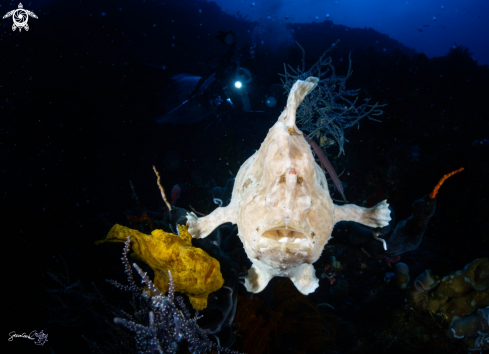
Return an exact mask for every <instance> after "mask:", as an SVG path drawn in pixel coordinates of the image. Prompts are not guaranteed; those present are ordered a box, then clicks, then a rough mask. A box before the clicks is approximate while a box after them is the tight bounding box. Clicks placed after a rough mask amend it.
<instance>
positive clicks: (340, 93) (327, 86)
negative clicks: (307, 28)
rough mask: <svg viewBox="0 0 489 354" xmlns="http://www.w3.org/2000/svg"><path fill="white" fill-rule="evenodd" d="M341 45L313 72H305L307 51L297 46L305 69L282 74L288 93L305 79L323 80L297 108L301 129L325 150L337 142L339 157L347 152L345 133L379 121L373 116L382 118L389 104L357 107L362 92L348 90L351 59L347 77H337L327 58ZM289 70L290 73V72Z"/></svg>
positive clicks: (325, 53)
mask: <svg viewBox="0 0 489 354" xmlns="http://www.w3.org/2000/svg"><path fill="white" fill-rule="evenodd" d="M296 43H297V42H296ZM338 43H339V40H338V41H336V43H335V44H333V45H332V46H331V47H330V48H329V49H328V50H326V51H325V52H324V53H323V54H322V55H321V57H320V58H319V60H318V61H317V62H316V63H315V64H314V65H312V66H311V68H310V69H309V70H306V69H305V66H306V64H305V56H306V53H305V50H304V48H302V47H301V46H300V45H299V43H297V45H298V46H299V47H300V48H301V50H302V66H301V67H299V66H298V67H297V69H294V68H292V67H291V66H290V65H285V64H284V69H285V74H279V75H280V76H282V77H283V79H282V83H283V86H284V88H285V90H286V92H287V93H288V92H290V90H291V88H292V85H294V83H295V82H296V81H297V80H305V79H306V78H308V77H310V76H314V77H317V78H319V82H318V85H317V87H316V89H315V90H313V91H311V92H310V93H309V94H308V95H307V96H306V97H305V98H304V101H303V102H302V104H301V105H300V106H299V108H298V109H297V126H298V128H299V129H300V130H302V131H305V132H307V133H308V135H309V136H310V137H316V138H317V139H319V144H320V146H321V148H327V147H328V146H331V145H333V144H335V142H336V143H337V144H338V149H339V152H338V156H339V155H341V154H344V153H345V151H344V150H343V145H344V143H345V141H347V142H348V140H347V139H346V138H345V135H344V130H345V129H346V128H349V127H351V126H353V125H355V124H357V125H358V126H359V122H360V120H361V119H362V118H365V117H367V118H368V119H370V120H375V121H379V120H377V119H374V118H372V117H373V116H379V115H381V114H382V113H383V111H382V110H381V107H384V106H385V105H381V104H378V103H375V104H373V105H370V104H369V101H370V99H369V98H367V99H365V102H364V103H363V104H361V105H359V106H357V101H358V92H359V91H360V90H359V89H357V90H347V89H346V80H348V78H349V77H350V76H351V74H352V70H351V57H349V61H350V64H349V67H348V72H347V74H346V76H337V75H336V70H335V68H334V66H333V64H332V62H333V60H332V59H331V57H327V56H326V55H327V54H328V53H329V52H330V51H331V50H332V49H333V48H334V46H335V45H336V44H338ZM287 67H289V70H290V72H288V71H287Z"/></svg>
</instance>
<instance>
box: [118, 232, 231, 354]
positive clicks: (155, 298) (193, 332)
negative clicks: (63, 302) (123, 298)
mask: <svg viewBox="0 0 489 354" xmlns="http://www.w3.org/2000/svg"><path fill="white" fill-rule="evenodd" d="M130 239H131V236H128V237H127V240H126V241H125V247H124V253H123V257H122V260H123V263H124V267H125V272H126V274H127V279H128V281H129V285H121V284H119V283H117V282H115V281H111V283H112V284H114V285H115V286H117V287H118V288H119V289H124V290H127V291H131V292H132V293H133V294H134V296H135V297H138V298H139V300H140V302H141V304H142V305H143V306H142V307H143V308H142V309H140V312H142V313H144V314H145V315H146V316H144V317H147V318H145V322H146V321H147V322H148V325H145V324H142V323H141V321H136V320H135V318H134V317H133V316H130V315H126V316H124V317H125V318H121V317H116V318H114V323H116V324H118V325H120V326H123V327H125V328H127V329H129V330H130V331H132V332H134V333H135V340H136V347H137V349H138V353H163V348H164V350H165V353H177V352H178V350H179V347H180V343H181V342H183V341H185V342H187V345H188V350H189V351H190V353H205V352H207V350H211V349H214V350H219V351H221V352H224V353H237V352H235V351H232V350H229V349H226V348H223V347H221V346H219V345H217V344H215V343H214V342H211V341H210V340H209V339H208V338H207V334H206V333H205V331H204V330H202V329H201V328H200V327H199V326H198V325H197V320H198V313H197V314H196V315H195V317H191V315H190V312H189V310H188V309H187V308H186V306H185V304H184V302H183V299H182V298H181V297H176V298H175V287H174V285H175V284H174V282H173V277H172V273H171V271H168V273H167V275H168V279H169V282H168V295H167V296H165V295H163V294H162V293H161V292H160V290H159V289H158V287H156V285H155V284H153V282H152V281H151V280H150V279H149V278H148V276H147V274H146V273H144V272H143V271H142V270H141V269H140V268H139V267H138V266H137V264H133V267H134V268H135V269H136V271H137V272H138V274H139V275H140V276H141V278H142V281H143V282H144V283H145V284H146V285H147V287H148V290H145V291H142V292H141V289H140V288H138V287H137V286H136V283H135V282H134V278H133V274H132V271H131V267H130V265H129V261H128V259H127V251H128V250H129V244H130V242H131V241H130ZM175 300H176V302H177V303H178V305H177V304H176V303H175Z"/></svg>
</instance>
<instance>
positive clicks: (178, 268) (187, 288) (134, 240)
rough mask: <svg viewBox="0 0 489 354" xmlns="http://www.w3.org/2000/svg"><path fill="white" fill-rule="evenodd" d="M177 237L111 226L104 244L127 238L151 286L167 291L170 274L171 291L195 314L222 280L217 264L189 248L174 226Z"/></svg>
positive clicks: (187, 238)
mask: <svg viewBox="0 0 489 354" xmlns="http://www.w3.org/2000/svg"><path fill="white" fill-rule="evenodd" d="M178 231H179V235H174V234H171V233H166V232H164V231H163V230H153V231H152V232H151V235H146V234H143V233H141V232H139V231H137V230H133V229H130V228H127V227H124V226H121V225H118V224H116V225H114V226H113V227H112V229H111V230H110V231H109V233H108V234H107V237H106V238H105V240H101V241H97V242H96V244H101V243H105V242H125V239H126V238H127V236H128V235H129V236H130V238H131V247H132V249H133V251H134V254H135V256H136V257H137V258H138V259H140V260H142V261H144V262H145V263H147V264H148V265H149V266H150V267H151V268H152V269H153V270H154V273H155V278H154V284H155V286H156V288H158V289H159V291H160V292H162V293H165V292H167V291H168V287H169V279H168V276H167V271H168V270H170V271H171V272H172V274H173V278H174V280H175V291H179V292H182V293H185V294H187V295H188V297H189V299H190V303H191V304H192V306H193V307H194V309H196V310H202V309H204V308H205V307H206V306H207V297H208V295H209V294H210V293H211V292H213V291H216V290H218V289H219V288H221V287H222V285H223V283H224V280H223V278H222V275H221V271H220V264H219V262H218V261H217V260H216V259H214V258H212V257H211V256H209V255H208V254H207V253H206V252H205V251H204V250H202V249H200V248H196V247H192V242H191V236H190V234H189V233H188V231H187V229H186V227H184V226H178Z"/></svg>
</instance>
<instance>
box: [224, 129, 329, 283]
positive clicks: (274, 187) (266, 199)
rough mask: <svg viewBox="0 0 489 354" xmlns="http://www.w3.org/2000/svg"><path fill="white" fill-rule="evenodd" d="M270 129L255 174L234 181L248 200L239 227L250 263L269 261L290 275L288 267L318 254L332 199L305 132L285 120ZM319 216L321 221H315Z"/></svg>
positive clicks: (256, 157) (325, 234) (255, 159)
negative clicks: (251, 260) (291, 127)
mask: <svg viewBox="0 0 489 354" xmlns="http://www.w3.org/2000/svg"><path fill="white" fill-rule="evenodd" d="M272 130H273V131H270V132H269V136H268V137H267V139H265V142H264V144H263V145H265V144H266V143H268V148H267V149H266V150H265V151H263V152H265V154H263V155H264V156H259V155H260V151H257V152H256V153H255V155H253V156H252V157H251V158H250V160H251V161H250V162H252V163H251V164H250V165H254V166H255V168H254V170H255V171H251V169H250V170H249V172H250V173H249V174H247V179H246V180H245V181H244V183H243V185H242V186H239V183H240V182H241V180H240V179H239V178H237V179H236V184H235V186H236V187H237V188H236V193H238V194H239V193H242V195H241V198H242V199H243V200H250V202H249V203H243V208H242V211H241V213H240V217H239V219H240V221H241V222H239V223H238V228H239V235H240V237H241V240H242V241H243V244H244V247H245V250H246V252H247V254H248V256H249V257H250V259H256V260H259V261H260V260H261V261H265V262H266V263H267V264H268V265H270V266H271V267H273V268H274V269H275V270H276V272H277V273H280V274H281V275H282V276H287V275H288V270H289V268H290V267H295V266H296V265H299V264H303V263H308V264H311V263H313V262H315V261H316V260H317V258H318V257H319V256H320V254H321V252H322V249H323V247H324V245H325V244H326V243H327V241H328V239H329V237H330V235H331V230H332V228H333V220H332V215H331V211H332V201H331V198H330V196H329V191H328V189H327V182H326V178H325V177H324V173H323V172H322V170H321V169H319V167H317V168H316V166H317V165H316V163H315V162H314V158H313V156H312V153H311V150H310V147H309V144H308V143H307V142H306V141H305V139H304V137H303V136H302V134H297V133H296V132H295V131H293V130H291V131H289V129H288V128H287V126H286V125H285V124H284V123H282V122H277V124H275V126H274V127H273V128H272ZM263 145H262V147H263ZM257 164H261V168H256V167H257ZM318 170H319V171H318ZM318 172H319V174H318ZM246 181H252V182H246ZM318 181H319V184H317V182H318ZM253 186H256V188H254V189H253V188H252V187H253ZM240 187H241V188H240ZM243 187H244V188H243ZM318 187H319V190H318ZM233 193H234V191H233ZM247 193H249V194H250V195H249V196H247V195H246V194H247ZM313 200H314V201H315V203H314V206H313ZM320 210H322V212H320ZM320 214H321V216H320V218H322V220H318V221H316V220H315V219H316V216H319V215H320Z"/></svg>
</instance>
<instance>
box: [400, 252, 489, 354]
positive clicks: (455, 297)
mask: <svg viewBox="0 0 489 354" xmlns="http://www.w3.org/2000/svg"><path fill="white" fill-rule="evenodd" d="M409 298H410V300H411V303H412V304H413V305H414V306H415V307H416V308H420V309H423V310H427V311H429V312H430V313H432V314H436V315H437V316H439V317H440V318H441V319H442V320H443V321H444V322H445V323H447V324H448V330H447V336H448V337H449V338H450V339H454V340H455V339H464V340H465V342H466V344H467V345H468V346H469V347H470V348H472V349H474V350H483V349H487V347H488V341H489V332H488V329H489V323H488V317H489V316H488V315H489V258H479V259H475V260H474V261H472V262H471V263H469V264H467V265H466V266H465V267H464V269H463V270H459V271H456V272H452V273H450V274H448V275H447V276H445V277H443V278H442V279H441V280H439V278H438V277H437V276H435V275H433V274H432V273H431V271H430V270H426V271H425V272H424V273H422V274H420V275H419V276H418V277H417V278H416V279H415V280H414V282H413V285H412V286H411V287H410V289H409Z"/></svg>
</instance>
